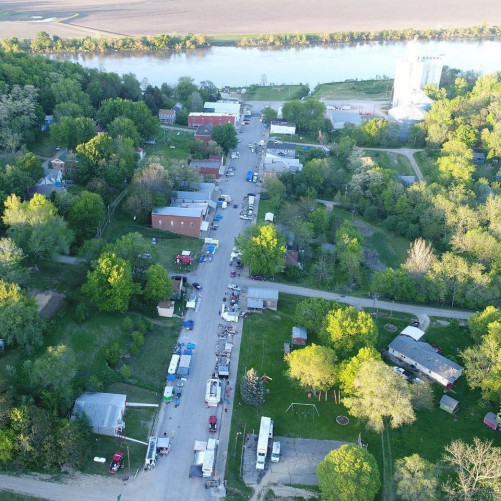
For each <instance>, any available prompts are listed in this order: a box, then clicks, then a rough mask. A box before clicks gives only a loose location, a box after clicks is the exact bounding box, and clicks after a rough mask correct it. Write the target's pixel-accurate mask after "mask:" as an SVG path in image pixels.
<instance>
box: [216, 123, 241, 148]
mask: <svg viewBox="0 0 501 501" xmlns="http://www.w3.org/2000/svg"><path fill="white" fill-rule="evenodd" d="M212 139H213V140H214V141H216V143H217V144H218V145H219V146H221V148H223V151H224V152H225V153H226V154H228V151H230V150H231V149H232V148H236V147H237V145H238V139H237V131H236V130H235V127H234V126H233V125H231V124H229V123H228V124H224V125H216V126H214V129H213V130H212Z"/></svg>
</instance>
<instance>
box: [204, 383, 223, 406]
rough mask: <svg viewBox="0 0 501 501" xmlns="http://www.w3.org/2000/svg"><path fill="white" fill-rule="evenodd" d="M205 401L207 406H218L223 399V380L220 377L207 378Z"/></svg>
mask: <svg viewBox="0 0 501 501" xmlns="http://www.w3.org/2000/svg"><path fill="white" fill-rule="evenodd" d="M205 401H206V402H207V407H217V405H218V404H219V402H220V401H221V381H219V379H208V380H207V388H206V391H205Z"/></svg>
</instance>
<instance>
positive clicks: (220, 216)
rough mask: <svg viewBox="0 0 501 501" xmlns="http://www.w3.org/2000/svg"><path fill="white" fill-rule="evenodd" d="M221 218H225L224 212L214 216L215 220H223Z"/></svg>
mask: <svg viewBox="0 0 501 501" xmlns="http://www.w3.org/2000/svg"><path fill="white" fill-rule="evenodd" d="M221 219H223V215H222V214H216V215H215V216H214V221H221Z"/></svg>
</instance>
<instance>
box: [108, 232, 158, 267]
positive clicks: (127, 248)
mask: <svg viewBox="0 0 501 501" xmlns="http://www.w3.org/2000/svg"><path fill="white" fill-rule="evenodd" d="M104 252H112V253H114V254H116V255H117V256H118V257H119V258H122V259H124V260H125V261H127V262H128V263H130V264H131V266H132V272H133V275H134V276H141V275H142V274H143V273H144V272H145V271H146V264H147V262H151V261H149V260H148V261H147V262H145V260H144V259H143V258H142V257H141V256H143V255H150V256H151V257H152V258H153V257H154V256H155V249H154V247H153V246H152V245H151V242H150V241H149V240H147V239H146V238H144V237H143V235H141V233H138V232H131V233H126V234H125V235H122V236H121V237H120V238H119V239H118V240H116V241H115V242H113V243H110V244H108V245H107V246H106V247H105V248H104Z"/></svg>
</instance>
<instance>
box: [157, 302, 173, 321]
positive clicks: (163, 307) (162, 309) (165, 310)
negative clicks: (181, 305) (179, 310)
mask: <svg viewBox="0 0 501 501" xmlns="http://www.w3.org/2000/svg"><path fill="white" fill-rule="evenodd" d="M157 311H158V316H159V317H167V318H172V316H173V315H174V301H159V303H158V304H157Z"/></svg>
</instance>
